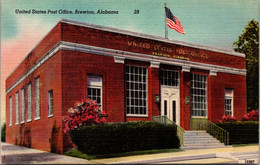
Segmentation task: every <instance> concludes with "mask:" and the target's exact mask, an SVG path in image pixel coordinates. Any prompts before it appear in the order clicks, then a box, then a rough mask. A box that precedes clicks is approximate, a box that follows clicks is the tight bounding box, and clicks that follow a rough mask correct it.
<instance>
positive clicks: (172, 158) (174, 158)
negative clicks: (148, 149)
mask: <svg viewBox="0 0 260 165" xmlns="http://www.w3.org/2000/svg"><path fill="white" fill-rule="evenodd" d="M245 152H255V153H257V154H259V146H258V145H255V146H245V147H228V148H214V149H199V150H186V151H182V152H172V153H159V154H151V155H137V156H127V157H120V158H108V159H96V160H93V161H94V162H97V163H100V164H140V163H141V164H144V163H145V164H146V163H158V164H159V163H167V162H168V163H171V164H173V163H192V161H195V160H196V161H195V162H196V163H205V161H209V159H213V158H217V159H215V160H216V161H217V162H214V161H211V162H210V163H219V162H221V161H223V162H229V163H243V162H241V161H240V160H238V159H235V157H234V156H230V157H228V155H231V154H234V153H236V154H240V153H245ZM249 157H250V156H249ZM197 159H199V160H197ZM184 161H185V162H184ZM195 162H194V163H195ZM257 162H258V159H257V160H255V163H257Z"/></svg>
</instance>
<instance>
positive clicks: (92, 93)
mask: <svg viewBox="0 0 260 165" xmlns="http://www.w3.org/2000/svg"><path fill="white" fill-rule="evenodd" d="M87 81H88V87H87V98H89V99H91V100H93V101H95V102H96V103H97V104H98V106H99V107H100V109H101V110H102V76H100V75H92V74H90V75H87Z"/></svg>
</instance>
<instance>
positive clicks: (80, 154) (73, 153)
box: [64, 148, 184, 160]
mask: <svg viewBox="0 0 260 165" xmlns="http://www.w3.org/2000/svg"><path fill="white" fill-rule="evenodd" d="M180 151H184V150H183V149H176V148H174V149H158V150H145V151H131V152H124V153H117V154H103V155H87V154H85V153H83V152H81V151H79V150H78V149H77V148H73V149H71V150H69V151H67V152H65V153H64V154H65V155H67V156H73V157H78V158H83V159H87V160H91V159H102V158H114V157H123V156H133V155H145V154H155V153H167V152H180Z"/></svg>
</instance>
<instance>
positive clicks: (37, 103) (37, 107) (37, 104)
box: [34, 77, 41, 120]
mask: <svg viewBox="0 0 260 165" xmlns="http://www.w3.org/2000/svg"><path fill="white" fill-rule="evenodd" d="M34 98H35V120H38V119H40V117H41V116H40V115H41V110H40V78H39V77H38V78H36V79H35V96H34Z"/></svg>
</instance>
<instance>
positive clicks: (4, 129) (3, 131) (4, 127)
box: [1, 123, 6, 142]
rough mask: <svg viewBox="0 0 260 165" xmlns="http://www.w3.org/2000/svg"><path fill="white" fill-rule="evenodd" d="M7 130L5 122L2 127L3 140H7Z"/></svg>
mask: <svg viewBox="0 0 260 165" xmlns="http://www.w3.org/2000/svg"><path fill="white" fill-rule="evenodd" d="M5 131H6V124H5V123H4V124H3V126H2V128H1V141H2V142H5Z"/></svg>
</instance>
